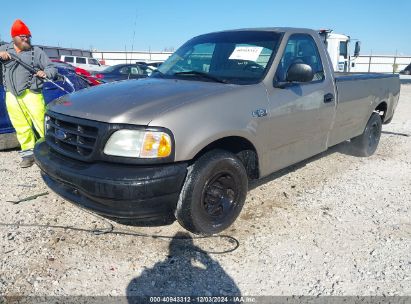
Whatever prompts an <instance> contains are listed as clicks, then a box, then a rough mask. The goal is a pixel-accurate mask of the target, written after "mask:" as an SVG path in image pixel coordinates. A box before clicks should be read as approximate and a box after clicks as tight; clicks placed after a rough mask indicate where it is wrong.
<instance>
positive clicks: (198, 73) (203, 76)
mask: <svg viewBox="0 0 411 304" xmlns="http://www.w3.org/2000/svg"><path fill="white" fill-rule="evenodd" d="M173 75H176V76H179V75H183V76H184V75H188V76H190V75H194V76H200V77H202V78H206V79H210V80H213V81H215V82H220V83H228V82H227V80H224V79H220V78H218V77H215V76H212V75H210V74H208V73H205V72H199V71H184V72H177V73H174V74H173Z"/></svg>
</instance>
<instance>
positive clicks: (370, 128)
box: [351, 113, 382, 157]
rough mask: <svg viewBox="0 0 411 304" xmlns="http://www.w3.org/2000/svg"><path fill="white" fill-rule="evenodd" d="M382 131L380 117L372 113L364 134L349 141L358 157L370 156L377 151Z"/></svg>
mask: <svg viewBox="0 0 411 304" xmlns="http://www.w3.org/2000/svg"><path fill="white" fill-rule="evenodd" d="M381 129H382V121H381V116H380V115H378V113H372V115H371V117H370V119H369V120H368V122H367V125H366V126H365V129H364V132H363V133H362V134H361V135H359V136H357V137H354V138H352V139H351V143H352V145H353V147H354V149H355V152H356V154H357V155H358V156H365V157H367V156H371V155H373V154H374V152H375V150H377V147H378V143H379V142H380V137H381Z"/></svg>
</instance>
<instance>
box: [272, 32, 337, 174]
mask: <svg viewBox="0 0 411 304" xmlns="http://www.w3.org/2000/svg"><path fill="white" fill-rule="evenodd" d="M320 43H321V42H320ZM321 56H322V57H321ZM323 62H325V63H328V60H327V58H326V54H325V52H324V50H323V51H322V52H321V55H320V52H319V50H318V47H317V44H316V42H315V41H314V39H313V38H312V36H311V35H309V34H293V35H291V36H290V37H289V39H288V42H287V45H286V47H285V50H284V52H283V54H282V58H281V61H280V63H279V65H278V67H277V71H276V75H275V79H274V85H273V87H272V88H269V89H268V96H269V111H270V115H271V119H270V132H271V138H272V141H271V142H270V147H269V157H270V159H271V160H272V168H271V171H274V170H278V169H280V168H283V167H286V166H288V165H290V164H292V163H296V162H298V161H301V160H303V159H306V158H308V157H310V156H313V155H315V154H318V153H320V152H322V151H324V150H326V149H327V138H328V133H329V131H330V128H331V123H332V121H333V119H334V113H335V91H334V84H333V79H332V77H331V75H330V73H331V71H330V69H329V68H327V69H326V70H325V69H324V66H323ZM293 63H305V64H308V65H310V66H311V68H312V69H313V72H314V78H313V80H312V81H311V82H305V83H290V84H288V85H287V86H286V87H285V88H276V87H275V83H278V82H285V81H286V74H287V71H288V68H289V67H290V66H291V65H292V64H293Z"/></svg>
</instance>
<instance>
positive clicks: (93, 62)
mask: <svg viewBox="0 0 411 304" xmlns="http://www.w3.org/2000/svg"><path fill="white" fill-rule="evenodd" d="M60 60H61V61H63V62H66V63H69V64H71V65H73V66H75V67H79V68H82V69H85V70H86V71H89V72H98V71H102V70H104V69H106V68H107V66H106V65H101V64H100V62H99V61H98V60H97V59H95V58H91V57H83V56H72V55H61V56H60Z"/></svg>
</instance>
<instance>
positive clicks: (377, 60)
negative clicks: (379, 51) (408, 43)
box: [351, 55, 411, 73]
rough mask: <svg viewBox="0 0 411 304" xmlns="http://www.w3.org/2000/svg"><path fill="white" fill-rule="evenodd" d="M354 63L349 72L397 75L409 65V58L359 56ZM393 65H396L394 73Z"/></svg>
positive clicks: (410, 60) (410, 61)
mask: <svg viewBox="0 0 411 304" xmlns="http://www.w3.org/2000/svg"><path fill="white" fill-rule="evenodd" d="M354 62H355V67H351V72H377V73H393V72H396V73H398V72H399V71H401V70H403V69H404V68H405V67H406V66H407V65H409V64H410V63H411V56H401V57H399V56H380V55H361V56H359V57H358V58H357V59H355V61H354ZM394 64H396V65H397V69H396V71H394Z"/></svg>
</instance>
